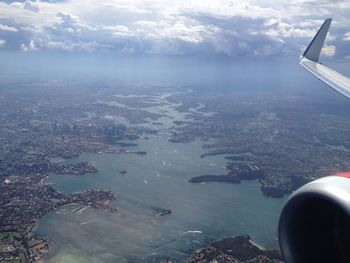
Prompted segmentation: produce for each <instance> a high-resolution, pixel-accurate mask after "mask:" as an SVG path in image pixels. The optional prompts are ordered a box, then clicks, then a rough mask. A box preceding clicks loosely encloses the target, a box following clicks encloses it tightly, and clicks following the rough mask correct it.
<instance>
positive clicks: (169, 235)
mask: <svg viewBox="0 0 350 263" xmlns="http://www.w3.org/2000/svg"><path fill="white" fill-rule="evenodd" d="M160 98H162V99H163V100H166V96H163V95H160ZM148 110H149V111H153V112H157V111H158V112H165V113H166V114H167V115H169V117H170V118H167V117H163V118H161V119H160V121H161V122H162V125H163V128H164V129H162V131H160V132H159V133H158V134H156V135H151V136H149V137H148V138H141V139H139V140H137V141H135V142H136V143H138V146H137V147H131V149H133V150H140V151H146V152H147V155H142V156H140V155H133V154H123V155H114V154H88V153H85V154H82V155H80V156H79V158H76V159H73V160H69V161H70V162H80V161H89V162H91V163H93V164H94V165H95V166H96V168H97V169H98V173H96V174H90V175H85V176H67V175H59V176H54V177H50V178H49V179H48V181H49V182H52V183H53V184H54V186H55V188H56V189H58V190H60V191H62V192H67V193H69V192H78V191H83V190H85V189H89V188H102V189H110V190H112V191H114V192H115V193H116V194H117V200H116V201H114V202H112V203H111V205H112V206H115V207H116V208H118V212H117V213H115V214H109V213H106V212H104V211H99V210H94V209H90V208H87V209H86V208H84V207H80V206H77V205H70V206H65V207H62V208H60V209H59V210H58V211H55V212H52V213H50V214H49V215H47V216H46V217H44V218H43V219H42V220H41V221H40V222H39V224H38V226H37V227H36V229H35V232H34V234H36V235H39V236H47V237H48V238H49V239H50V244H51V245H52V248H53V249H52V250H51V252H50V253H49V254H47V255H46V256H45V258H44V260H45V261H46V262H50V263H53V262H54V263H56V262H57V263H61V262H65V263H70V262H72V263H75V262H77V263H78V262H84V263H95V262H96V263H97V262H159V261H160V259H165V258H172V259H177V260H179V261H181V260H183V259H184V258H186V257H188V255H190V254H191V253H192V252H193V251H194V250H195V249H197V248H199V247H202V246H205V245H207V244H209V243H210V242H213V241H216V240H220V239H222V238H226V237H230V236H234V235H238V234H249V235H250V236H251V237H252V239H253V240H254V241H255V242H257V243H258V244H259V245H261V246H263V247H265V248H269V249H273V248H278V241H277V222H278V217H279V213H280V210H281V208H282V205H283V203H284V201H285V199H273V198H268V197H265V196H263V195H262V194H261V192H260V189H259V187H260V186H259V183H258V182H257V181H246V182H242V183H241V184H225V183H207V184H191V183H189V182H188V179H189V178H191V177H193V176H198V175H204V174H214V175H215V174H217V175H220V174H225V173H227V170H226V169H225V166H226V160H225V159H224V158H223V156H220V155H217V156H207V157H205V158H200V156H201V155H202V154H203V153H205V149H203V148H202V145H203V144H205V143H208V142H203V141H199V140H196V141H194V142H190V143H170V142H169V141H168V139H169V136H170V134H169V132H168V131H167V130H166V128H169V127H170V126H171V125H172V122H173V121H174V120H184V118H185V114H184V113H180V112H177V111H176V110H174V105H171V103H169V102H166V103H163V105H162V106H159V107H155V108H153V109H152V108H149V109H148ZM199 110H200V109H198V110H197V111H199ZM125 171H126V173H125ZM161 209H170V210H171V211H172V213H171V214H170V215H166V216H163V217H161V216H157V215H156V214H157V211H160V210H161Z"/></svg>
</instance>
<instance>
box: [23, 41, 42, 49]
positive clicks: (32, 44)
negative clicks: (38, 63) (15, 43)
mask: <svg viewBox="0 0 350 263" xmlns="http://www.w3.org/2000/svg"><path fill="white" fill-rule="evenodd" d="M21 50H22V51H24V52H28V51H38V50H39V49H38V47H37V46H36V43H35V42H34V40H30V42H29V43H28V44H24V43H23V44H22V45H21Z"/></svg>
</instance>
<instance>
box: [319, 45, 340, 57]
mask: <svg viewBox="0 0 350 263" xmlns="http://www.w3.org/2000/svg"><path fill="white" fill-rule="evenodd" d="M336 50H337V49H336V47H335V46H334V45H325V46H324V47H323V48H322V55H325V56H327V57H333V56H334V55H335V53H336Z"/></svg>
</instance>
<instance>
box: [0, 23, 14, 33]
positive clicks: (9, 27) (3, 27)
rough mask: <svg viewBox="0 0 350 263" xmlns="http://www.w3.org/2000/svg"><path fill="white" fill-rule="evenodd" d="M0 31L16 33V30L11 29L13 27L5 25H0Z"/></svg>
mask: <svg viewBox="0 0 350 263" xmlns="http://www.w3.org/2000/svg"><path fill="white" fill-rule="evenodd" d="M0 30H3V31H9V32H17V31H18V30H17V28H15V27H13V26H7V25H2V24H0Z"/></svg>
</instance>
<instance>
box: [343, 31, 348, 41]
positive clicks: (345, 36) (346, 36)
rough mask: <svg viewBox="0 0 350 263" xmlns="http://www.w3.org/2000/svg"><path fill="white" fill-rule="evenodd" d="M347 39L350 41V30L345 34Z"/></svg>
mask: <svg viewBox="0 0 350 263" xmlns="http://www.w3.org/2000/svg"><path fill="white" fill-rule="evenodd" d="M343 39H344V40H345V41H350V32H347V33H345V34H344V38H343Z"/></svg>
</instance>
